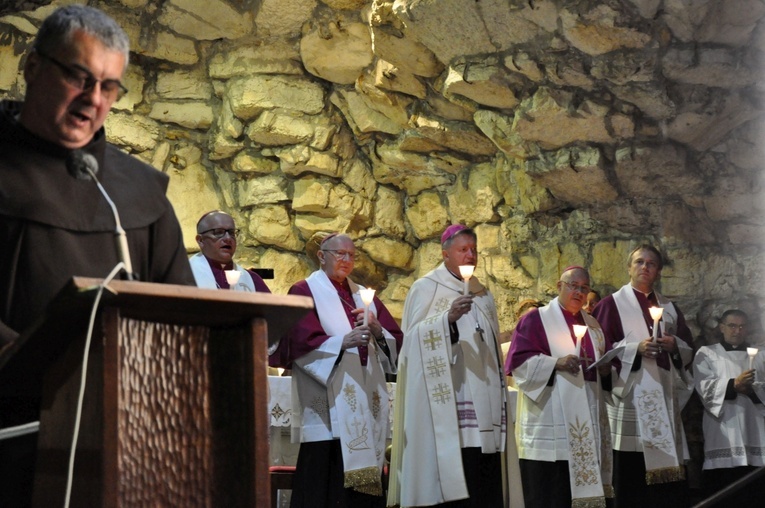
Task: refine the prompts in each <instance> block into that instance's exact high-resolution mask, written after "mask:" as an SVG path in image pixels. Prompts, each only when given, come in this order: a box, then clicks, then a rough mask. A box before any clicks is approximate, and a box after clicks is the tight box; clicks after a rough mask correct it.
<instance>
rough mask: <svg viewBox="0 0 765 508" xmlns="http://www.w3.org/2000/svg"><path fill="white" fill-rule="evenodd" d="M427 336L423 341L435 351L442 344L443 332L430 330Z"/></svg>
mask: <svg viewBox="0 0 765 508" xmlns="http://www.w3.org/2000/svg"><path fill="white" fill-rule="evenodd" d="M427 337H428V338H427V339H425V340H423V342H424V343H425V347H427V348H428V349H429V350H430V351H435V350H436V349H438V348H439V347H440V346H441V333H440V332H438V331H437V330H428V333H427Z"/></svg>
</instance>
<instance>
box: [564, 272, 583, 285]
mask: <svg viewBox="0 0 765 508" xmlns="http://www.w3.org/2000/svg"><path fill="white" fill-rule="evenodd" d="M560 280H563V281H566V282H572V283H574V284H580V285H581V284H589V283H590V276H589V274H588V273H587V272H585V271H584V270H579V269H577V270H569V271H567V272H564V273H563V275H561V277H560Z"/></svg>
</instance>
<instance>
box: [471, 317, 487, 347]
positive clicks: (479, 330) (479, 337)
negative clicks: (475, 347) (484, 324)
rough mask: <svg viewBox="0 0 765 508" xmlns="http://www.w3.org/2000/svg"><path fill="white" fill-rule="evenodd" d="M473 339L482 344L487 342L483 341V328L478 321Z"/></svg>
mask: <svg viewBox="0 0 765 508" xmlns="http://www.w3.org/2000/svg"><path fill="white" fill-rule="evenodd" d="M473 337H475V338H476V339H477V340H481V342H485V341H484V339H483V328H481V324H480V323H479V322H478V321H476V322H475V333H474V334H473Z"/></svg>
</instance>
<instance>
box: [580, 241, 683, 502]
mask: <svg viewBox="0 0 765 508" xmlns="http://www.w3.org/2000/svg"><path fill="white" fill-rule="evenodd" d="M663 266H664V261H663V257H662V255H661V253H660V252H659V250H658V249H657V248H656V247H654V246H653V245H647V244H644V245H640V246H638V247H637V248H635V249H634V250H633V251H632V252H631V253H630V255H629V257H628V258H627V272H628V274H629V277H630V281H629V283H628V284H625V285H624V286H623V287H622V288H621V289H619V291H617V292H616V293H614V294H612V295H609V296H607V297H605V298H604V299H603V300H601V301H600V303H598V305H597V306H596V307H595V310H593V313H592V315H593V316H594V317H595V319H597V320H598V322H599V323H600V325H601V326H602V328H603V333H604V334H605V336H606V340H607V341H608V342H609V344H612V345H613V346H614V347H619V346H624V352H623V354H622V355H621V359H620V361H619V360H615V364H616V367H617V370H618V376H614V377H615V379H614V383H613V391H612V394H613V398H612V400H613V405H611V404H609V405H608V414H609V420H610V424H611V433H612V440H613V447H614V491H615V494H616V499H615V503H614V505H615V507H616V508H624V507H635V508H640V507H643V506H652V507H659V506H666V507H673V508H674V507H678V506H685V505H686V504H687V502H688V501H687V500H688V495H687V484H686V482H685V466H684V463H685V461H686V460H687V459H688V457H689V454H688V446H687V444H686V441H685V431H684V429H683V422H682V420H681V418H680V411H681V410H682V408H683V406H685V403H686V402H688V398H689V397H690V394H691V390H692V389H693V387H692V383H691V380H690V376H689V375H688V373H687V372H686V366H687V365H688V364H690V362H691V360H692V359H693V350H692V348H691V344H692V343H693V337H692V336H691V332H690V330H689V329H688V326H686V324H685V318H684V317H683V314H682V312H680V309H678V308H677V306H676V305H675V304H673V303H672V302H671V301H670V300H669V299H667V298H666V297H664V296H663V295H661V294H659V292H658V291H656V288H655V285H656V283H657V282H658V280H659V278H660V277H661V270H662V268H663ZM650 307H661V308H662V309H663V315H662V318H661V322H660V323H659V330H657V331H656V335H657V340H655V341H654V340H653V339H652V335H653V318H652V317H651V314H650V311H649V308H650Z"/></svg>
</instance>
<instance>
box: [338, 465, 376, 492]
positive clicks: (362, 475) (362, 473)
mask: <svg viewBox="0 0 765 508" xmlns="http://www.w3.org/2000/svg"><path fill="white" fill-rule="evenodd" d="M380 476H381V475H380V470H379V469H378V468H377V467H374V466H370V467H365V468H362V469H354V470H353V471H346V472H345V481H344V486H345V488H346V489H349V488H350V489H353V490H355V491H357V492H361V493H363V494H369V495H370V496H382V495H383V490H382V480H381V478H380Z"/></svg>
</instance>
